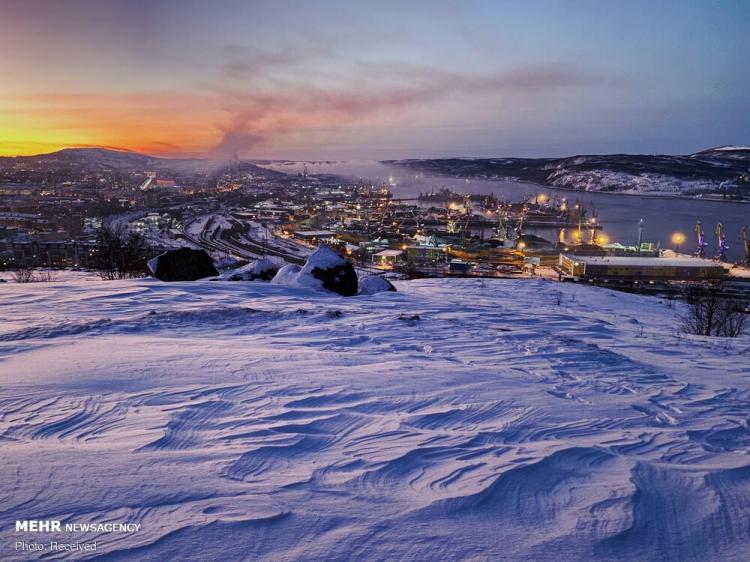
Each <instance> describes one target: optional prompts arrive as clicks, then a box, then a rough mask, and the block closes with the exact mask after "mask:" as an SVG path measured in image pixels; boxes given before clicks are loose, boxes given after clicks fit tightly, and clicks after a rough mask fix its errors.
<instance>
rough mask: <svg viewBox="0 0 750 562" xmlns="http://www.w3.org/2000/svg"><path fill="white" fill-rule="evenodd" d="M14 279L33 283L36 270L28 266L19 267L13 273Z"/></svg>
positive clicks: (19, 281) (18, 281)
mask: <svg viewBox="0 0 750 562" xmlns="http://www.w3.org/2000/svg"><path fill="white" fill-rule="evenodd" d="M13 281H15V282H16V283H33V281H34V271H33V270H31V269H29V268H28V267H19V268H18V269H17V270H16V272H15V273H14V274H13Z"/></svg>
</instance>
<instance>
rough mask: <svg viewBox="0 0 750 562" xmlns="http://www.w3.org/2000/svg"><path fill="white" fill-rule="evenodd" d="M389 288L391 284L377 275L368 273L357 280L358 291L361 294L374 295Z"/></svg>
mask: <svg viewBox="0 0 750 562" xmlns="http://www.w3.org/2000/svg"><path fill="white" fill-rule="evenodd" d="M390 290H391V285H390V284H389V283H388V281H386V280H385V279H383V278H382V277H381V276H379V275H368V276H367V277H362V278H361V279H360V280H359V292H360V293H361V294H363V295H374V294H375V293H381V292H383V291H390ZM391 292H392V291H391Z"/></svg>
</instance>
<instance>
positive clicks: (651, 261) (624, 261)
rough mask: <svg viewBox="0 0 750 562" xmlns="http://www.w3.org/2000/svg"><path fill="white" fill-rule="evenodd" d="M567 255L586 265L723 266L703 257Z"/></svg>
mask: <svg viewBox="0 0 750 562" xmlns="http://www.w3.org/2000/svg"><path fill="white" fill-rule="evenodd" d="M565 257H567V258H568V259H571V260H573V261H576V262H580V263H585V264H586V265H630V266H647V267H648V266H653V267H722V264H721V263H719V262H716V261H713V260H707V259H702V258H691V257H684V258H652V257H620V256H604V257H599V256H571V255H567V254H565Z"/></svg>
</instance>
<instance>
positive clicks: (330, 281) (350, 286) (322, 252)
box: [300, 245, 358, 297]
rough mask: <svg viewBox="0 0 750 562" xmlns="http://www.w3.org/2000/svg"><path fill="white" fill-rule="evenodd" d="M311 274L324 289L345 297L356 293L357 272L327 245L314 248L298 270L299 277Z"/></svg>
mask: <svg viewBox="0 0 750 562" xmlns="http://www.w3.org/2000/svg"><path fill="white" fill-rule="evenodd" d="M305 275H312V276H313V277H314V278H315V279H317V280H319V281H320V282H321V283H322V285H323V288H324V289H328V290H329V291H333V292H334V293H338V294H339V295H343V296H345V297H351V296H353V295H356V294H357V285H358V283H357V272H356V271H355V270H354V266H353V265H352V264H351V263H349V262H348V261H346V260H345V259H344V258H342V257H341V256H340V255H339V254H337V253H336V252H334V251H333V250H332V249H331V248H329V247H328V246H324V245H321V246H320V247H318V249H317V250H315V251H314V252H313V253H312V254H310V257H309V258H307V263H305V266H304V267H303V268H302V271H300V277H304V276H305Z"/></svg>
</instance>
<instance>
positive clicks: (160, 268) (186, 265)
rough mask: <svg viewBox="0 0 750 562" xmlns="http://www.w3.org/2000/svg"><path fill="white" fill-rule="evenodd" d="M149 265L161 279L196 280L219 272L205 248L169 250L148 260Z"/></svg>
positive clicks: (152, 271) (153, 272)
mask: <svg viewBox="0 0 750 562" xmlns="http://www.w3.org/2000/svg"><path fill="white" fill-rule="evenodd" d="M147 265H148V268H149V270H151V273H152V274H153V276H154V277H156V278H157V279H160V280H161V281H196V280H198V279H204V278H206V277H214V276H216V275H218V274H219V272H218V271H217V270H216V268H215V267H214V263H213V261H212V260H211V256H209V255H208V254H207V253H206V251H205V250H193V249H191V248H180V249H178V250H167V251H166V252H164V253H163V254H160V255H158V256H156V257H155V258H153V259H150V260H148V263H147Z"/></svg>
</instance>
